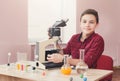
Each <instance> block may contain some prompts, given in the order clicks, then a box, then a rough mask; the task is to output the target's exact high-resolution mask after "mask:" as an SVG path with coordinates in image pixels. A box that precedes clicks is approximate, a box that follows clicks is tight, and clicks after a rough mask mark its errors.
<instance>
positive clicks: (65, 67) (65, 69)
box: [61, 55, 72, 75]
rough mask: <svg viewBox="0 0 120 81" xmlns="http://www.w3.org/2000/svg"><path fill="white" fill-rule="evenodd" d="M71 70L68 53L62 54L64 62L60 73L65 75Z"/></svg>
mask: <svg viewBox="0 0 120 81" xmlns="http://www.w3.org/2000/svg"><path fill="white" fill-rule="evenodd" d="M71 70H72V69H71V67H70V65H69V63H68V55H64V64H63V66H62V67H61V73H62V74H65V75H69V74H71Z"/></svg>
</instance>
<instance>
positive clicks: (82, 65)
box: [76, 49, 88, 75]
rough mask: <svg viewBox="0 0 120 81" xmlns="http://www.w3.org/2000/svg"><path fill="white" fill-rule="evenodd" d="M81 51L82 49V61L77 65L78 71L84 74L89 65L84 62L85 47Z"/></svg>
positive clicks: (80, 58) (80, 57)
mask: <svg viewBox="0 0 120 81" xmlns="http://www.w3.org/2000/svg"><path fill="white" fill-rule="evenodd" d="M79 51H80V56H79V60H80V61H79V62H78V64H77V65H76V71H77V73H78V74H82V75H84V74H85V73H86V71H87V70H88V65H87V64H86V63H85V62H84V54H85V49H80V50H79Z"/></svg>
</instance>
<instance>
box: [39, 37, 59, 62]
mask: <svg viewBox="0 0 120 81" xmlns="http://www.w3.org/2000/svg"><path fill="white" fill-rule="evenodd" d="M58 40H59V37H53V38H52V39H48V40H45V41H42V42H38V45H39V48H38V49H39V61H40V62H41V63H43V62H45V50H46V49H45V48H46V47H47V46H48V45H50V44H52V43H54V48H55V49H57V47H56V41H58Z"/></svg>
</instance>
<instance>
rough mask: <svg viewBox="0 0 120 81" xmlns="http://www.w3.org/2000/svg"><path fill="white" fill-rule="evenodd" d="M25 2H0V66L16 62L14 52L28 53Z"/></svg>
mask: <svg viewBox="0 0 120 81" xmlns="http://www.w3.org/2000/svg"><path fill="white" fill-rule="evenodd" d="M27 11H28V10H27V0H0V64H3V63H7V53H8V52H11V53H12V56H11V59H10V60H11V62H14V61H16V52H25V53H27V54H29V53H30V50H29V49H30V47H29V46H28V35H27V34H28V32H27V31H28V30H27V29H28V26H27V22H28V21H27Z"/></svg>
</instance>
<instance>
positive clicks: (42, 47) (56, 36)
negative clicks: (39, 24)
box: [36, 19, 68, 65]
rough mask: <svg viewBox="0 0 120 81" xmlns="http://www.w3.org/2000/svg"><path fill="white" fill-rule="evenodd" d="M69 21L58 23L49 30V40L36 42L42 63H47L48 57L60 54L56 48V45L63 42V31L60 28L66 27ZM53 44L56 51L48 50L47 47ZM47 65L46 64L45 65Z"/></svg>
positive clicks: (37, 52)
mask: <svg viewBox="0 0 120 81" xmlns="http://www.w3.org/2000/svg"><path fill="white" fill-rule="evenodd" d="M67 21H68V19H67V20H66V21H65V20H61V21H56V22H55V24H53V26H52V27H51V28H49V30H48V35H49V37H50V38H49V39H48V40H45V41H40V42H36V54H38V59H39V62H40V63H44V64H45V62H47V55H48V54H52V53H58V49H57V47H56V44H57V43H58V41H61V39H60V35H61V29H60V27H64V26H66V23H67ZM51 44H53V46H54V49H53V50H51V51H50V50H49V51H48V50H46V47H47V46H49V45H51ZM45 65H46V64H45Z"/></svg>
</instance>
